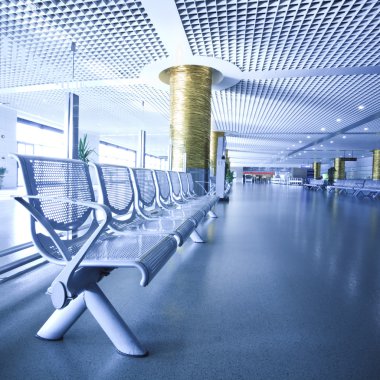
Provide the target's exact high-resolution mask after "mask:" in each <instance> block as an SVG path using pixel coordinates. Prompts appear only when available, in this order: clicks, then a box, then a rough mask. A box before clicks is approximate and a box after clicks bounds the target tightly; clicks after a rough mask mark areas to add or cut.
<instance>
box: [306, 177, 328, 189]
mask: <svg viewBox="0 0 380 380" xmlns="http://www.w3.org/2000/svg"><path fill="white" fill-rule="evenodd" d="M303 187H304V188H305V189H309V190H316V191H318V190H324V189H325V187H326V185H325V181H324V180H323V179H314V178H311V179H310V180H309V182H308V183H307V182H306V183H304V184H303Z"/></svg>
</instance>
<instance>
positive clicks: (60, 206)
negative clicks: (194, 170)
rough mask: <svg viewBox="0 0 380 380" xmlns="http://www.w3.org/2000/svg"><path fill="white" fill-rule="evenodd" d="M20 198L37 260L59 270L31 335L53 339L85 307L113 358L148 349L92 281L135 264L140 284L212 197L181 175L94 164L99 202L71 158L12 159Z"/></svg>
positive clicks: (85, 172) (207, 210) (206, 210)
mask: <svg viewBox="0 0 380 380" xmlns="http://www.w3.org/2000/svg"><path fill="white" fill-rule="evenodd" d="M15 158H16V159H17V160H18V162H19V164H20V166H21V168H22V172H23V176H24V182H25V187H26V190H27V195H26V196H23V197H19V196H16V197H15V199H16V200H17V201H18V202H19V203H20V204H22V205H23V206H24V207H25V208H26V209H28V210H29V212H30V213H31V216H32V218H31V232H32V238H33V241H34V243H35V245H36V246H37V247H38V249H39V251H40V253H41V255H43V256H44V257H46V258H47V259H48V260H49V261H50V262H52V263H55V264H58V265H62V266H63V270H62V271H61V272H60V273H59V274H58V276H57V277H56V278H55V280H54V281H53V283H52V285H51V286H50V287H49V289H48V293H49V294H50V295H51V299H52V303H53V305H54V307H55V308H56V309H57V310H56V311H55V312H54V313H53V314H52V316H51V317H50V318H49V319H48V320H47V321H46V322H45V324H44V325H43V326H42V328H41V329H40V330H39V331H38V333H37V337H39V338H41V339H45V340H59V339H62V338H63V336H64V334H65V333H66V332H67V331H68V330H69V329H70V327H71V326H72V325H73V324H74V323H75V321H76V320H77V319H78V318H79V317H80V316H81V315H82V313H83V312H84V311H85V310H86V309H88V310H89V311H90V312H91V314H92V315H93V316H94V318H95V319H96V320H97V322H98V323H99V325H100V326H101V327H102V328H103V330H104V331H105V332H106V334H107V335H108V337H109V338H110V340H111V341H112V343H113V344H114V345H115V347H116V349H117V350H118V352H119V353H121V354H124V355H132V356H145V355H147V351H146V350H145V348H144V347H143V346H142V345H141V344H140V343H139V341H138V340H137V338H136V337H135V336H134V334H133V333H132V332H131V331H130V329H129V328H128V326H127V325H126V324H125V322H124V321H123V320H122V318H121V317H120V315H119V314H118V313H117V312H116V310H115V309H114V307H113V306H112V305H111V303H110V301H109V300H108V299H107V298H106V296H105V295H104V293H103V292H102V291H101V289H100V288H99V286H98V285H97V283H98V282H99V281H100V280H101V279H102V278H104V277H105V276H107V275H108V274H110V273H111V272H112V271H113V270H114V269H116V268H119V267H120V268H126V267H134V268H137V269H139V271H140V273H141V282H140V284H141V285H142V286H146V285H148V284H149V283H150V282H151V281H152V279H153V278H154V276H155V275H156V274H157V273H158V272H159V271H160V269H161V268H162V267H163V266H164V265H165V263H166V262H167V261H168V260H169V259H170V257H171V256H172V255H173V254H174V252H175V251H176V249H177V247H178V246H180V245H182V244H183V242H184V241H185V240H186V239H187V238H188V237H191V238H192V239H193V240H194V241H196V242H201V241H202V240H201V238H200V236H199V234H197V231H196V228H197V226H199V224H200V222H201V221H202V219H203V218H204V217H205V216H206V214H209V215H210V216H212V217H216V215H215V214H214V213H213V211H212V208H213V206H214V205H215V204H216V202H217V200H218V198H217V197H216V196H215V195H212V194H207V195H204V196H197V195H195V193H194V183H193V180H192V177H191V175H189V174H186V173H177V172H165V171H159V170H156V171H152V170H148V169H130V168H127V167H121V166H114V165H99V164H96V165H94V168H95V170H96V173H97V175H98V178H99V184H100V190H101V191H100V196H99V200H100V202H101V203H97V202H96V201H95V194H94V189H93V186H92V182H91V178H90V171H89V166H88V165H87V164H85V163H84V162H82V161H78V160H65V159H55V158H46V157H36V156H23V155H15Z"/></svg>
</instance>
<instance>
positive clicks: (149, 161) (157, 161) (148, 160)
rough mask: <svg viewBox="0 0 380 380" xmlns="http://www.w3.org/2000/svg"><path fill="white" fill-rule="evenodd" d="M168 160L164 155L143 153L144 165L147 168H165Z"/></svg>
mask: <svg viewBox="0 0 380 380" xmlns="http://www.w3.org/2000/svg"><path fill="white" fill-rule="evenodd" d="M167 164H168V161H167V158H166V157H157V156H153V155H151V154H145V167H146V168H147V169H159V170H167V169H168V168H167V166H168V165H167Z"/></svg>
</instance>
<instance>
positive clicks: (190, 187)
mask: <svg viewBox="0 0 380 380" xmlns="http://www.w3.org/2000/svg"><path fill="white" fill-rule="evenodd" d="M187 181H188V183H189V192H190V194H191V195H195V191H194V181H193V176H192V175H191V173H187Z"/></svg>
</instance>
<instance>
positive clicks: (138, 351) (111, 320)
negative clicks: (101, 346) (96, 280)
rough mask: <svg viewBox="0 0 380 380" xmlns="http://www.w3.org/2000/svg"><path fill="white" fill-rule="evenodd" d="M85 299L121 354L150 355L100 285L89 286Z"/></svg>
mask: <svg viewBox="0 0 380 380" xmlns="http://www.w3.org/2000/svg"><path fill="white" fill-rule="evenodd" d="M84 299H85V302H86V306H87V308H88V310H89V311H90V313H91V314H92V315H93V317H94V318H95V319H96V321H97V322H98V323H99V325H100V327H101V328H102V329H103V330H104V332H105V333H106V334H107V335H108V337H109V338H110V340H111V342H112V343H113V344H114V346H115V347H116V349H117V351H118V352H119V353H120V354H123V355H130V356H140V357H141V356H146V355H148V352H147V351H146V350H145V349H144V348H143V347H142V346H141V344H140V342H139V341H138V340H137V338H136V337H135V336H134V335H133V333H132V331H131V330H130V329H129V327H128V326H127V324H126V323H125V322H124V321H123V319H122V318H121V317H120V315H119V314H118V312H117V311H116V310H115V308H114V307H113V306H112V304H111V302H110V301H109V300H108V299H107V297H106V296H105V295H104V293H103V292H102V291H101V289H100V288H99V286H98V285H96V284H93V285H91V287H89V288H87V290H85V292H84Z"/></svg>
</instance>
